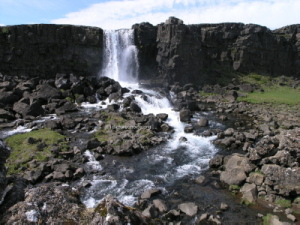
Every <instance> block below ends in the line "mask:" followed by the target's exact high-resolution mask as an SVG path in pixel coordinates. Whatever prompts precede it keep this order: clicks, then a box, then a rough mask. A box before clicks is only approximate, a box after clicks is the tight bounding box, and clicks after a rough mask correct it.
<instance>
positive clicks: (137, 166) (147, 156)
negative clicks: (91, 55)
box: [82, 30, 219, 207]
mask: <svg viewBox="0 0 300 225" xmlns="http://www.w3.org/2000/svg"><path fill="white" fill-rule="evenodd" d="M103 57H104V58H103V62H104V67H103V71H102V74H101V76H107V77H109V78H112V79H114V80H116V81H118V82H120V83H121V85H122V86H123V87H124V86H125V87H127V88H128V89H129V90H131V91H132V90H135V89H139V90H141V91H142V92H143V94H144V95H146V96H147V101H145V99H144V98H142V97H141V95H139V94H137V93H133V92H130V93H125V94H124V96H123V97H127V96H130V95H133V96H134V97H135V101H136V102H137V104H138V105H139V106H140V107H141V109H142V113H143V114H150V113H153V114H157V113H167V114H168V119H167V121H166V122H167V123H168V124H169V125H170V126H171V127H173V129H174V132H173V133H172V137H171V138H170V139H169V140H168V141H167V143H165V144H162V145H161V146H157V147H153V148H152V149H151V150H148V151H145V152H142V153H140V154H138V155H136V156H134V157H130V158H126V159H124V158H119V157H114V156H108V155H107V156H106V157H105V162H104V161H102V162H100V164H101V165H100V164H96V166H99V168H100V169H99V174H97V173H95V174H94V175H93V177H92V178H91V180H90V183H91V184H92V185H91V187H89V188H88V189H87V190H86V192H85V194H84V196H83V198H82V201H83V202H84V203H85V204H86V206H87V207H95V206H96V205H97V204H98V203H99V202H100V201H101V200H102V199H103V198H104V197H105V196H106V195H107V194H112V195H114V196H115V197H117V198H118V199H119V200H120V201H121V202H123V203H124V204H126V205H133V204H134V203H135V202H136V201H137V199H138V196H139V195H141V194H142V192H143V191H145V190H147V189H150V188H154V187H156V188H160V189H161V190H163V191H164V192H165V193H167V192H168V190H167V189H169V190H170V189H171V190H172V189H173V188H176V187H177V185H178V184H180V183H181V182H184V181H183V180H184V178H185V177H190V178H192V177H193V178H194V177H195V176H197V175H199V174H200V173H201V172H202V171H203V170H205V169H207V168H208V162H209V159H210V158H212V156H213V155H214V154H215V153H216V152H217V149H216V148H215V147H214V145H213V144H212V143H211V141H212V140H213V139H214V138H215V136H212V137H208V138H206V137H201V136H197V135H194V134H192V133H185V132H184V127H185V126H187V125H188V124H185V123H182V122H180V120H179V114H178V112H175V111H174V110H173V109H172V104H171V102H170V101H169V100H168V98H167V97H165V96H163V95H161V94H160V93H159V92H156V91H154V90H149V89H145V88H141V87H138V82H137V78H138V60H137V49H136V47H135V46H134V35H133V30H117V31H105V35H104V55H103ZM200 116H201V115H199V114H198V115H197V114H195V117H194V118H193V120H194V122H195V120H197V119H198V118H199V117H200ZM218 126H219V124H214V125H212V126H211V128H217V127H218ZM182 137H185V138H186V141H181V138H182ZM86 154H88V155H87V156H90V155H89V152H87V153H86ZM91 159H92V158H91ZM90 163H92V166H94V163H95V161H94V159H92V160H91V162H90ZM102 164H103V165H102ZM86 166H87V167H88V166H90V165H86ZM92 168H93V167H92ZM102 169H103V170H105V171H106V173H105V175H102V172H103V171H102Z"/></svg>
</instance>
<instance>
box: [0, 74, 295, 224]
mask: <svg viewBox="0 0 300 225" xmlns="http://www.w3.org/2000/svg"><path fill="white" fill-rule="evenodd" d="M1 79H2V81H1V82H0V86H1V87H2V88H1V91H0V98H1V104H2V105H1V116H0V117H1V122H2V123H1V128H2V129H7V128H13V127H16V126H19V125H26V126H28V127H27V128H30V129H32V130H33V131H32V132H30V133H26V134H21V135H14V136H11V138H7V139H6V140H5V142H6V143H4V142H1V144H0V150H1V158H0V159H1V164H0V179H1V183H0V196H2V197H1V201H0V203H1V204H0V212H1V214H3V218H2V221H1V223H2V224H14V223H32V224H34V223H61V222H68V223H70V224H113V223H115V224H123V223H124V222H127V223H131V224H180V223H181V224H187V223H195V224H206V223H215V224H221V223H222V222H224V223H225V222H226V221H232V220H230V219H228V215H231V214H230V213H233V211H234V210H240V211H241V212H242V214H243V215H245V216H248V220H251V221H252V222H254V221H255V222H254V223H257V224H258V223H259V221H262V220H261V219H259V217H263V216H265V217H264V218H265V220H273V221H276V220H283V221H290V223H292V222H295V221H296V220H297V219H299V214H297V212H298V211H299V204H300V201H299V197H298V196H299V186H300V184H299V182H300V178H299V143H300V141H299V136H300V135H299V134H300V130H299V127H300V124H299V121H300V120H299V117H300V115H299V109H298V108H297V107H287V106H286V107H283V108H280V107H281V106H278V105H277V107H278V108H274V105H255V104H250V103H246V102H242V101H237V98H238V96H242V95H246V94H247V93H250V92H252V91H253V90H255V89H256V90H260V89H261V87H259V86H255V85H249V84H240V83H238V82H237V83H232V84H230V85H228V86H226V87H219V86H205V87H203V88H202V91H200V92H199V90H198V89H197V87H195V86H194V85H192V84H187V85H184V86H180V85H178V84H175V85H172V86H170V87H169V90H160V92H161V93H163V94H164V95H168V91H170V93H171V94H170V99H172V101H173V104H174V110H176V111H179V119H180V120H181V121H182V122H185V123H186V124H187V125H186V127H185V132H186V133H195V134H197V135H199V136H211V135H216V136H217V138H216V139H215V140H214V143H215V145H217V146H219V148H220V149H223V150H221V151H220V154H219V155H217V156H216V157H215V158H213V159H212V160H211V161H210V167H211V169H210V170H208V171H207V172H206V173H204V174H203V175H201V176H200V177H198V178H197V179H196V180H194V181H193V184H185V185H187V186H186V187H185V188H186V189H187V190H191V191H192V192H195V195H194V196H198V195H200V194H199V193H200V192H201V188H202V189H203V191H204V190H205V189H207V190H205V191H204V193H210V195H211V197H212V196H213V195H215V196H222V194H221V192H222V191H223V190H222V187H223V185H225V186H224V187H225V188H226V189H229V190H230V192H233V193H235V194H237V195H238V196H239V195H241V200H242V202H243V203H244V204H246V205H249V206H243V205H241V206H239V207H237V206H236V205H233V204H232V205H229V204H226V203H225V201H224V202H223V201H222V199H221V202H218V203H215V205H211V204H210V203H209V200H208V199H209V197H207V196H206V197H203V196H198V197H197V198H200V199H201V201H202V202H203V205H199V204H196V203H195V202H194V201H193V200H191V199H187V198H184V197H183V196H181V195H182V193H181V192H177V191H174V192H173V193H172V194H171V195H170V196H164V195H162V190H160V189H149V190H146V191H145V192H144V193H143V194H142V195H141V196H140V198H139V201H138V202H136V204H135V205H134V207H128V206H126V205H124V204H122V203H120V202H119V201H118V200H116V199H115V198H114V197H113V196H107V197H106V198H105V199H104V200H103V201H102V202H101V203H100V204H99V205H98V206H97V207H95V208H94V209H87V208H86V206H84V205H83V204H82V202H81V199H80V195H81V190H82V189H85V188H87V187H88V186H89V185H91V184H90V183H89V182H85V183H84V182H83V183H82V185H81V186H80V187H73V188H72V187H71V186H72V184H73V183H74V182H76V181H78V180H79V179H81V178H82V177H83V176H85V175H86V172H87V170H88V169H87V168H86V167H85V166H84V164H85V162H87V161H89V160H90V157H91V155H92V156H93V157H94V158H95V160H96V161H102V160H105V159H104V157H103V156H104V155H117V156H122V157H123V156H133V155H136V154H139V153H141V152H144V151H146V150H147V149H150V148H151V147H153V146H157V145H159V144H161V143H163V142H165V141H166V140H167V138H169V137H170V136H171V134H172V130H173V129H172V127H171V126H169V125H168V124H167V122H166V120H167V118H168V115H167V114H164V113H160V114H157V115H156V116H154V115H153V114H149V115H143V114H142V113H141V108H140V107H139V106H138V104H137V103H136V101H135V98H136V97H139V98H143V99H145V100H147V96H146V95H145V94H144V93H143V92H142V91H140V90H129V89H126V88H123V87H121V86H120V84H119V83H118V82H116V81H114V80H111V79H109V78H104V77H103V78H100V79H98V80H96V79H87V78H83V77H76V76H73V75H64V74H58V75H57V77H56V79H53V80H43V79H35V78H31V79H28V80H27V79H26V78H23V79H22V78H17V77H8V76H1ZM296 83H297V82H296V81H295V82H294V84H296ZM207 93H210V94H209V95H208V94H207ZM97 98H98V99H97ZM98 100H100V102H102V103H101V107H102V109H101V110H95V111H93V112H88V113H87V112H84V111H82V107H83V106H84V102H91V103H96V102H97V101H98ZM279 109H280V111H279ZM195 112H214V113H215V115H217V118H218V120H220V121H232V122H229V123H228V124H231V125H232V127H226V129H211V124H212V121H210V120H209V119H208V118H206V117H202V118H199V119H198V120H197V121H195V120H194V119H192V118H193V115H194V114H195ZM53 113H55V114H56V116H55V115H53ZM48 114H52V117H50V118H48V119H43V116H45V115H48ZM37 121H39V122H37ZM22 135H23V136H22ZM28 135H29V136H28ZM16 136H18V137H19V138H20V140H21V142H18V143H19V144H17V145H15V144H14V143H15V142H16V140H15V139H14V137H16ZM45 137H46V138H45ZM50 137H51V138H53V139H51V140H52V141H51V142H49V140H48V139H50ZM181 141H183V142H184V141H187V138H186V137H184V136H183V137H182V138H181ZM7 144H8V145H9V146H10V147H12V148H13V151H11V149H10V148H8V147H7V146H6V145H7ZM17 147H21V148H20V150H17V149H18V148H17ZM87 150H88V152H87ZM24 152H27V154H24ZM41 153H42V154H41ZM9 154H10V157H8V156H9ZM42 156H43V157H42ZM44 156H46V157H44ZM5 161H7V164H6V166H7V167H8V174H7V170H6V168H5V166H4V162H5ZM89 173H91V174H93V171H89ZM104 173H105V172H104ZM208 183H209V185H208V186H207V184H208ZM69 185H71V186H69ZM195 185H196V186H195ZM183 186H184V185H183ZM210 187H214V188H217V191H215V190H213V189H210ZM197 193H198V194H197ZM225 195H229V192H228V193H227V194H226V193H225V194H224V195H223V197H224V196H225ZM53 196H55V198H53ZM212 198H213V197H212ZM221 198H222V197H221ZM214 201H215V200H214ZM230 201H233V200H230ZM254 204H256V205H260V207H261V205H264V204H265V205H266V204H271V205H272V206H273V207H274V213H275V214H276V215H274V216H272V215H268V217H267V216H266V214H259V215H253V214H254V213H252V212H251V213H250V212H249V213H248V214H247V213H245V212H246V211H247V210H250V209H248V208H247V207H252V206H253V205H254ZM230 207H232V208H230ZM268 207H270V205H268ZM254 211H255V210H254ZM280 212H283V213H286V217H282V215H281V214H280ZM277 216H280V218H278V217H277Z"/></svg>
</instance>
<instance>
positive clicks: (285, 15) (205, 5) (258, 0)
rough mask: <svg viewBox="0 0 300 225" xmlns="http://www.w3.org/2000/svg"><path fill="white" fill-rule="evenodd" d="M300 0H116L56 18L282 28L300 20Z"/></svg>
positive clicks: (125, 24)
mask: <svg viewBox="0 0 300 225" xmlns="http://www.w3.org/2000/svg"><path fill="white" fill-rule="evenodd" d="M299 11H300V1H299V0H285V1H282V0H251V1H249V0H248V1H247V0H226V1H225V0H159V1H149V0H123V1H122V0H115V1H107V2H102V3H98V4H93V5H91V6H90V7H88V8H86V9H82V10H81V11H78V12H72V13H69V14H67V15H66V16H65V17H64V18H59V19H55V20H52V21H51V22H52V23H57V24H76V25H88V26H98V27H101V28H103V29H119V28H130V27H131V26H132V25H133V24H135V23H141V22H150V23H152V24H154V25H156V24H158V23H161V22H164V21H165V20H166V19H168V17H170V16H175V17H178V18H180V19H182V20H183V21H184V22H185V24H199V23H219V22H243V23H256V24H260V25H264V26H267V27H270V28H272V29H273V28H279V27H282V26H285V25H289V24H295V23H299V20H297V19H298V18H299V16H298V14H299Z"/></svg>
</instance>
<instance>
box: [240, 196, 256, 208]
mask: <svg viewBox="0 0 300 225" xmlns="http://www.w3.org/2000/svg"><path fill="white" fill-rule="evenodd" d="M241 204H244V205H246V206H249V205H255V203H254V202H249V201H248V200H247V199H244V198H243V199H242V200H241Z"/></svg>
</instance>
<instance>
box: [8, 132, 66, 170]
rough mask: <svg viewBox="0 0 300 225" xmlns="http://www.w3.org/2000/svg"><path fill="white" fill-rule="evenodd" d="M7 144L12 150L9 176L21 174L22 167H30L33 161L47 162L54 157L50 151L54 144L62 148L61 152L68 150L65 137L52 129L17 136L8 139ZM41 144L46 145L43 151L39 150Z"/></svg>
mask: <svg viewBox="0 0 300 225" xmlns="http://www.w3.org/2000/svg"><path fill="white" fill-rule="evenodd" d="M28 138H34V140H35V143H34V144H29V143H28ZM5 142H6V144H7V145H8V146H9V147H10V148H11V149H12V152H11V154H10V156H9V158H8V160H7V166H8V174H15V173H19V172H21V171H22V167H25V168H26V167H28V162H30V161H31V160H37V161H40V162H43V161H46V160H47V159H49V157H51V156H52V153H51V151H50V149H51V147H52V146H53V145H54V144H55V145H57V146H58V147H60V148H61V151H66V150H67V148H68V146H67V142H66V141H65V136H63V135H61V134H59V133H57V132H55V131H51V130H50V129H41V130H35V131H31V132H29V133H24V134H16V135H13V136H10V137H8V138H7V139H6V140H5ZM41 143H44V144H45V147H44V148H43V149H39V148H38V145H39V144H41Z"/></svg>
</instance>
